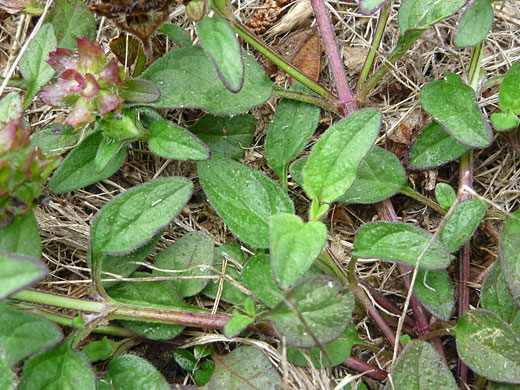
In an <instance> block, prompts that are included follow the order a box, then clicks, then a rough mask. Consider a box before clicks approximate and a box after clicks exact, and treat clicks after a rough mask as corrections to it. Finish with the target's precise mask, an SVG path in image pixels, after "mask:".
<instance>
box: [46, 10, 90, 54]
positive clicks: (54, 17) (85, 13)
mask: <svg viewBox="0 0 520 390" xmlns="http://www.w3.org/2000/svg"><path fill="white" fill-rule="evenodd" d="M47 21H48V22H49V23H51V24H52V26H53V27H54V32H55V33H56V38H57V40H58V47H63V48H66V49H76V48H77V45H76V38H83V37H85V36H86V37H88V38H89V39H90V40H91V41H93V40H95V39H96V20H95V19H94V15H93V14H92V12H90V9H89V7H88V5H87V4H85V3H84V2H83V1H82V0H57V1H56V3H55V4H54V8H53V9H52V10H51V12H50V13H49V16H48V17H47Z"/></svg>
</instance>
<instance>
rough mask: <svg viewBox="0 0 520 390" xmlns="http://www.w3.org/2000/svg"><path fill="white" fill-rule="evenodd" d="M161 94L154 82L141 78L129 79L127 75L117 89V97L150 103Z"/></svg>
mask: <svg viewBox="0 0 520 390" xmlns="http://www.w3.org/2000/svg"><path fill="white" fill-rule="evenodd" d="M160 96H161V91H159V87H157V85H155V83H153V82H151V81H148V80H143V79H131V78H129V77H127V78H125V79H124V80H123V84H122V85H121V88H120V89H119V97H121V98H123V99H124V100H127V101H130V102H136V103H152V102H155V101H156V100H157V99H159V97H160Z"/></svg>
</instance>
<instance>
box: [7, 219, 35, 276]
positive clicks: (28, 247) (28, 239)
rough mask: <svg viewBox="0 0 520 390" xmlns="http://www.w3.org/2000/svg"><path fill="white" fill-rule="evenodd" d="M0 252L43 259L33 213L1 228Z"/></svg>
mask: <svg viewBox="0 0 520 390" xmlns="http://www.w3.org/2000/svg"><path fill="white" fill-rule="evenodd" d="M0 251H2V252H8V253H12V254H16V255H22V256H27V257H32V258H33V259H39V258H41V257H42V242H41V239H40V232H39V231H38V222H37V221H36V218H35V217H34V213H33V212H30V213H29V214H27V215H25V216H23V217H16V218H15V220H14V221H13V222H11V223H10V224H8V225H6V226H3V227H0ZM0 274H1V273H0Z"/></svg>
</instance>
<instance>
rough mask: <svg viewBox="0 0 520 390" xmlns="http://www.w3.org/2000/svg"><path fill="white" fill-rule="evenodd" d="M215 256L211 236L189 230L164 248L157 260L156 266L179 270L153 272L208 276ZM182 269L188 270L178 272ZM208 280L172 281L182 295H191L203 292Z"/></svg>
mask: <svg viewBox="0 0 520 390" xmlns="http://www.w3.org/2000/svg"><path fill="white" fill-rule="evenodd" d="M213 258H214V253H213V240H212V239H211V237H209V236H208V235H207V234H205V233H202V232H197V231H195V232H189V233H186V234H185V235H184V237H182V238H181V239H179V240H177V241H176V242H175V243H174V244H173V245H171V246H170V247H168V248H166V249H165V250H163V251H162V252H161V253H160V254H159V256H157V259H156V260H155V267H157V268H160V269H163V270H172V271H177V272H175V273H171V272H162V271H158V270H156V269H154V270H153V274H154V275H157V276H198V277H200V276H208V275H210V274H211V272H210V270H209V267H208V266H211V265H213ZM199 266H200V267H199ZM181 270H186V271H184V272H178V271H181ZM208 281H209V279H204V278H202V279H179V280H177V279H176V280H172V283H173V285H174V286H175V287H176V288H177V290H178V291H179V293H180V294H181V296H182V297H191V296H193V295H195V294H198V293H199V292H201V291H202V290H203V289H204V287H206V285H207V284H208Z"/></svg>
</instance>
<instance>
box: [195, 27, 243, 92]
mask: <svg viewBox="0 0 520 390" xmlns="http://www.w3.org/2000/svg"><path fill="white" fill-rule="evenodd" d="M197 34H198V35H199V39H200V42H201V44H202V47H203V48H204V52H205V53H206V54H207V55H208V56H209V58H210V59H211V61H212V62H213V64H214V65H215V68H216V70H217V74H218V76H219V77H220V80H222V83H223V84H224V85H225V86H226V88H227V89H229V90H230V91H231V92H235V93H236V92H238V91H240V90H241V89H242V86H243V85H244V60H243V58H242V50H241V49H240V43H239V42H238V39H237V37H236V34H235V32H234V31H233V29H232V28H231V26H230V25H229V24H228V23H227V22H226V21H225V20H224V19H222V18H209V17H205V18H204V19H202V20H201V21H200V22H199V24H198V26H197Z"/></svg>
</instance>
